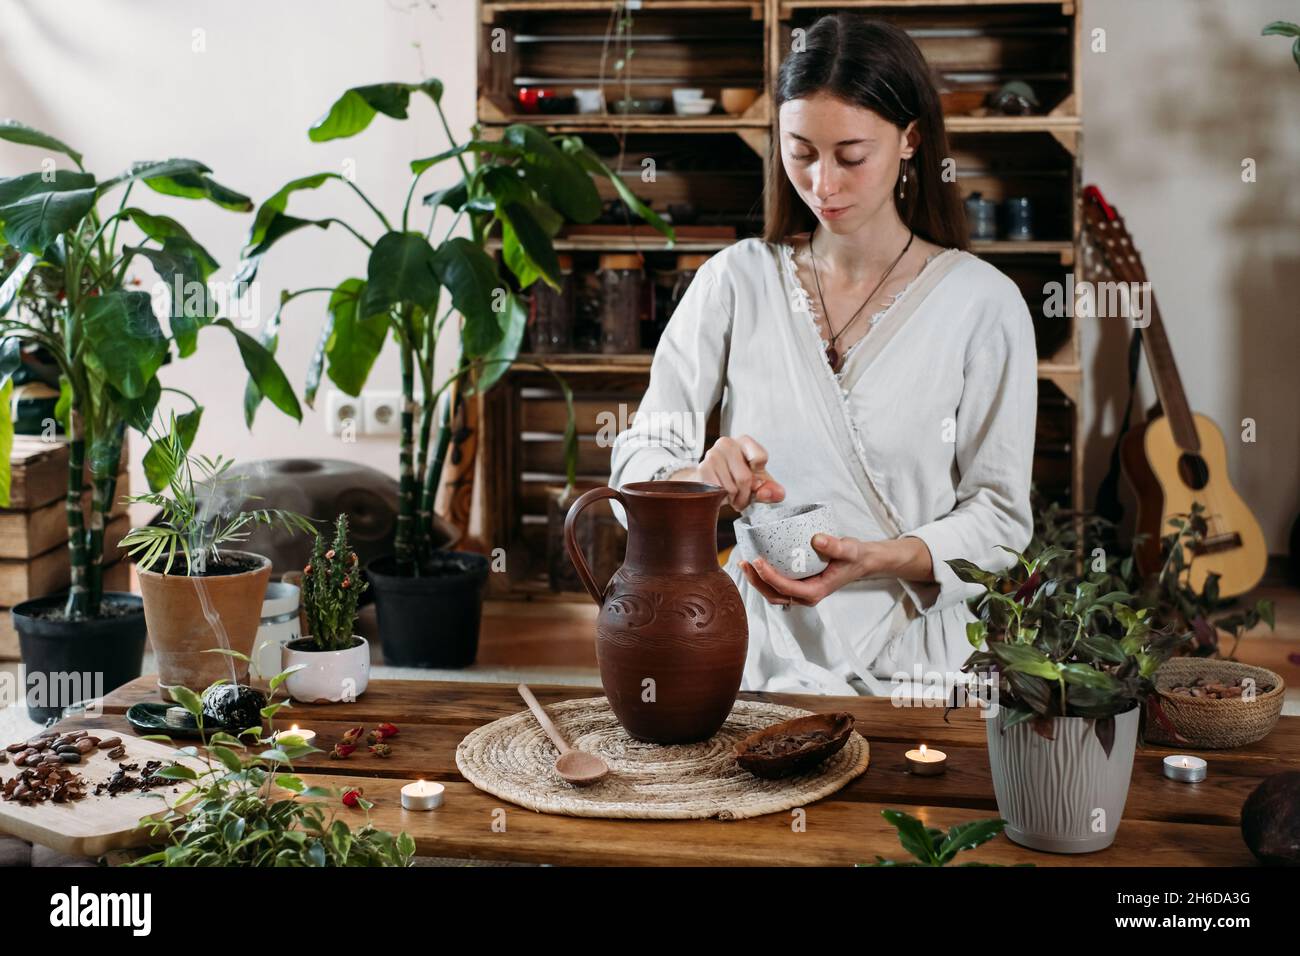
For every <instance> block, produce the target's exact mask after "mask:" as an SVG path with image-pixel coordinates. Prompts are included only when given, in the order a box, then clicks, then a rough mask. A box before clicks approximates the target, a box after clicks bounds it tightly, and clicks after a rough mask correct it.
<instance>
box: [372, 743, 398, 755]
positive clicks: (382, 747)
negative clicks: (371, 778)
mask: <svg viewBox="0 0 1300 956" xmlns="http://www.w3.org/2000/svg"><path fill="white" fill-rule="evenodd" d="M370 752H371V753H372V754H374V755H375V756H376V757H387V756H389V755H390V754H391V753H392V752H393V748H392V747H390V746H388V744H371V746H370Z"/></svg>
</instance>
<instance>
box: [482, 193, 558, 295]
mask: <svg viewBox="0 0 1300 956" xmlns="http://www.w3.org/2000/svg"><path fill="white" fill-rule="evenodd" d="M497 217H498V218H499V219H500V220H501V222H502V229H503V232H502V254H503V255H504V257H505V261H506V265H507V266H508V267H509V268H510V271H511V272H513V273H514V274H515V275H516V276H517V277H518V279H519V285H520V288H523V289H526V288H528V287H529V286H530V285H532V284H533V282H535V281H536V280H537V279H538V278H539V277H540V278H543V279H545V280H546V282H547V284H548V285H550V286H551V287H552V288H554V289H557V290H558V289H559V288H560V282H561V276H560V259H559V257H558V256H557V255H556V254H555V247H554V246H552V245H551V237H550V236H548V235H547V234H546V230H545V229H543V228H542V226H541V224H540V223H539V222H538V221H537V220H536V219H535V218H534V217H533V214H532V213H531V212H529V210H528V208H527V207H526V206H525V205H524V204H523V203H518V202H507V203H505V204H503V205H499V206H498V207H497Z"/></svg>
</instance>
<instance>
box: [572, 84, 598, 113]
mask: <svg viewBox="0 0 1300 956" xmlns="http://www.w3.org/2000/svg"><path fill="white" fill-rule="evenodd" d="M573 98H574V100H575V101H576V102H577V104H578V112H579V113H600V112H603V111H604V109H605V91H604V90H602V89H600V87H591V88H584V89H578V90H574V91H573Z"/></svg>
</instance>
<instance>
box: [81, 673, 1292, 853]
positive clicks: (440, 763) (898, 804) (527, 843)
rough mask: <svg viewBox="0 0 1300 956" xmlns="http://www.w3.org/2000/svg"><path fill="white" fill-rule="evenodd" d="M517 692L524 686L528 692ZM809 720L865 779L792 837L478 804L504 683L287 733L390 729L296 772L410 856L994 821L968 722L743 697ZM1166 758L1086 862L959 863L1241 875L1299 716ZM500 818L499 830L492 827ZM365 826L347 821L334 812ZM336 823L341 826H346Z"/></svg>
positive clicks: (341, 716)
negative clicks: (477, 771)
mask: <svg viewBox="0 0 1300 956" xmlns="http://www.w3.org/2000/svg"><path fill="white" fill-rule="evenodd" d="M154 680H155V679H154V677H152V676H147V677H142V678H140V679H139V680H136V681H134V682H132V683H131V684H128V685H126V686H125V687H122V688H119V689H118V690H116V691H114V692H113V693H112V694H110V695H108V697H106V698H105V702H104V712H103V714H102V715H100V716H96V717H78V718H70V719H68V720H65V721H64V722H63V723H64V724H66V725H68V726H70V727H73V728H75V727H76V726H78V725H90V724H94V725H97V726H102V727H112V728H114V729H119V730H121V731H122V732H123V734H129V733H131V732H132V731H131V728H130V725H129V724H127V722H126V720H125V718H124V717H123V716H122V715H123V714H125V712H126V709H127V708H128V707H129V706H130V705H131V704H133V703H136V702H137V701H142V700H157V699H158V698H157V690H156V685H155V682H154ZM530 686H531V685H530ZM533 690H534V692H535V693H536V694H537V697H538V699H539V700H540V701H541V702H542V703H543V704H546V703H551V702H555V701H560V700H567V699H570V698H573V697H590V696H592V695H593V691H592V689H591V688H587V687H564V686H546V685H538V686H534V687H533ZM741 696H742V697H743V698H747V699H750V700H769V701H773V702H776V703H781V704H790V705H793V706H796V707H804V708H807V709H810V710H847V711H850V712H852V713H853V714H854V716H855V717H856V719H857V728H858V730H859V731H860V732H861V733H862V734H863V735H864V736H865V737H866V738H867V739H868V740H869V741H870V743H871V765H870V767H868V769H867V771H866V772H865V773H864V774H863V775H862V776H860V777H858V778H857V779H856V780H854V781H853V782H852V783H850V784H849V785H848V786H846V787H845V788H844V789H842V790H840V791H839V792H838V793H836V794H834V795H833V796H831V797H828V798H826V799H823V800H819V801H817V802H815V803H812V804H810V805H809V806H807V807H806V808H804V809H805V812H806V818H805V822H806V830H804V831H802V832H796V829H795V828H794V827H792V825H791V824H792V822H793V820H794V818H793V816H792V815H791V813H774V814H769V815H767V816H763V817H757V818H754V819H750V820H739V821H729V822H723V821H717V820H688V821H658V820H656V821H634V820H597V819H586V818H577V817H563V816H556V815H551V814H542V813H535V812H533V811H531V810H526V809H524V808H522V807H519V806H516V805H514V804H512V803H509V802H508V801H505V800H501V799H500V798H498V797H495V796H492V795H490V794H487V793H483V792H481V791H479V790H478V789H477V788H475V787H474V786H473V785H472V784H470V783H468V782H467V781H465V779H464V778H463V777H461V775H460V774H459V773H458V772H457V770H456V763H455V751H456V745H457V744H458V743H459V742H460V741H461V739H462V738H463V737H464V736H465V735H466V734H467V733H469V732H470V731H471V730H473V729H474V728H475V727H478V726H480V725H482V724H484V723H486V722H488V721H491V720H495V719H496V718H498V717H504V716H507V715H509V714H514V713H517V712H519V711H520V710H523V709H524V706H523V702H522V701H521V700H520V699H519V696H518V694H517V692H516V690H515V685H513V684H476V683H461V682H426V681H384V680H377V681H372V682H371V684H370V689H369V690H368V691H367V692H366V693H365V694H364V695H363V696H362V697H361V699H360V700H358V701H356V702H355V703H351V704H336V705H303V704H295V705H294V706H293V708H292V709H288V710H283V711H281V714H282V715H284V716H285V717H287V718H288V719H286V720H277V722H276V729H282V728H285V727H288V725H289V723H290V722H296V723H299V724H301V725H302V726H304V727H310V728H312V729H313V730H315V731H316V732H317V735H318V736H317V738H316V741H315V743H316V744H317V745H318V746H320V747H321V748H322V749H324V750H328V749H329V748H330V747H332V746H333V744H334V743H336V742H337V741H338V740H339V739H340V737H341V736H342V734H343V732H344V731H345V730H346V729H347V728H348V727H351V726H355V725H357V724H364V725H366V726H367V727H368V728H369V727H373V726H375V725H376V724H377V723H379V722H380V721H384V720H388V721H392V722H393V723H396V724H397V725H398V726H399V727H400V728H401V736H400V737H398V738H397V739H396V740H395V741H394V742H393V743H394V746H393V754H392V756H391V757H390V758H388V759H386V760H384V759H380V758H378V757H374V756H372V755H370V754H368V753H362V752H361V751H358V752H357V753H356V754H354V755H353V756H352V757H350V758H348V759H347V760H329V759H327V758H326V756H325V754H314V755H312V756H311V757H309V758H307V759H304V760H302V761H300V762H299V763H298V765H297V770H298V771H300V772H301V773H302V775H303V776H304V778H305V779H308V780H309V781H310V782H312V783H322V784H326V785H334V786H344V785H351V786H361V787H364V789H365V795H366V797H367V799H370V800H373V801H374V802H375V804H376V806H375V807H374V809H373V810H371V818H372V820H373V821H374V823H375V824H376V825H377V826H379V827H381V828H383V829H386V830H391V831H393V832H397V831H401V830H405V831H406V832H408V833H410V834H411V835H412V836H413V837H414V838H415V841H416V846H417V848H418V852H419V853H420V854H421V855H428V856H444V857H460V858H465V859H475V860H508V861H517V862H536V863H554V864H573V865H583V864H620V865H657V864H673V865H739V864H767V865H771V864H805V865H829V866H845V865H851V864H854V863H863V862H873V861H874V860H875V858H876V856H877V854H879V855H880V856H884V857H886V858H889V859H897V860H903V859H907V858H908V857H907V854H906V853H905V852H904V851H903V850H902V848H901V847H900V846H899V843H898V839H897V834H896V831H895V830H894V829H893V827H891V826H889V824H887V823H886V822H885V820H884V819H883V818H882V817H881V815H880V811H881V810H882V809H885V808H890V807H893V808H897V809H901V810H905V811H907V812H908V813H911V814H912V815H914V816H917V817H919V818H920V819H921V820H922V821H924V822H925V823H926V824H927V825H929V826H935V827H941V828H947V827H949V826H951V825H953V824H955V823H961V822H964V821H967V820H974V819H979V818H984V817H993V816H997V805H996V803H995V801H994V797H993V784H992V781H991V779H990V776H989V763H988V750H987V746H986V743H985V726H984V722H983V721H982V720H981V719H980V718H979V715H978V714H977V713H976V712H975V711H974V710H971V709H962V710H954V711H952V712H951V713H950V714H949V721H948V722H947V723H945V721H944V716H943V708H942V707H918V708H898V707H895V706H893V705H892V703H891V702H890V700H888V699H886V698H870V697H818V696H810V695H797V694H760V693H745V694H742V695H741ZM921 742H924V743H926V744H927V745H928V746H930V747H938V748H939V749H941V750H943V751H945V752H946V753H947V754H948V764H949V767H948V771H947V773H945V774H943V775H942V776H938V777H916V776H912V775H911V774H909V773H907V772H906V769H905V762H904V759H903V752H904V751H905V750H908V749H910V748H913V747H915V746H916V745H917V744H918V743H921ZM1173 752H1175V751H1172V750H1169V749H1165V748H1161V747H1155V746H1151V747H1143V748H1140V749H1139V750H1138V754H1137V758H1136V760H1135V762H1134V766H1133V779H1132V785H1131V788H1130V790H1129V796H1128V804H1127V806H1126V807H1125V808H1124V819H1123V822H1122V824H1121V825H1120V828H1119V833H1118V835H1117V837H1116V840H1115V843H1114V844H1113V845H1112V846H1111V847H1110V848H1109V849H1107V850H1104V851H1102V852H1099V853H1091V854H1083V855H1077V856H1074V855H1057V854H1051V853H1039V852H1035V851H1032V850H1027V849H1024V848H1022V847H1020V846H1018V845H1017V844H1015V843H1012V842H1011V841H1010V840H1008V839H1007V838H1006V837H1005V836H999V837H998V838H997V839H995V840H993V841H990V842H989V843H987V844H985V845H984V846H982V847H980V848H979V849H977V850H975V851H969V852H967V853H965V854H962V857H961V859H962V860H966V859H970V860H976V861H982V862H987V863H1023V862H1030V863H1035V864H1037V865H1039V866H1060V865H1065V866H1139V865H1140V866H1182V867H1187V866H1239V865H1250V864H1252V863H1254V857H1253V856H1252V855H1251V854H1250V852H1249V850H1247V848H1246V845H1245V844H1244V843H1243V842H1242V839H1241V831H1240V829H1239V823H1240V809H1241V804H1242V802H1243V801H1244V800H1245V799H1246V796H1247V795H1248V794H1249V793H1250V791H1251V790H1252V789H1254V788H1255V787H1256V786H1257V785H1258V784H1259V782H1260V781H1261V780H1263V779H1264V778H1265V777H1267V776H1269V775H1271V774H1274V773H1277V772H1279V771H1282V770H1296V769H1300V717H1283V718H1282V719H1281V720H1280V721H1279V723H1278V725H1277V727H1276V728H1275V729H1274V730H1273V732H1272V733H1271V734H1270V735H1269V736H1268V737H1266V738H1265V739H1264V740H1262V741H1260V742H1258V743H1256V744H1253V745H1252V746H1250V747H1243V748H1241V749H1239V750H1234V751H1222V752H1214V753H1209V754H1206V755H1205V756H1206V757H1207V759H1208V760H1209V761H1210V774H1209V779H1208V780H1206V781H1205V782H1204V783H1200V784H1191V785H1189V784H1180V783H1175V782H1174V781H1171V780H1167V779H1165V777H1164V776H1163V774H1162V773H1161V760H1162V758H1163V757H1165V756H1166V755H1168V754H1170V753H1173ZM417 778H424V779H425V780H437V781H440V782H442V783H443V784H445V786H446V788H447V793H446V799H445V803H444V805H443V807H442V808H441V809H439V810H436V811H432V812H428V813H418V812H410V811H406V810H403V809H402V808H401V801H400V798H399V791H400V789H401V786H402V784H404V783H407V782H409V781H412V780H415V779H417ZM498 810H504V811H505V822H506V827H505V831H504V832H500V828H499V827H498V828H497V829H494V828H493V822H494V819H499V818H500V814H499V813H495V812H494V811H498ZM342 812H343V813H345V814H352V815H355V817H356V820H357V822H358V823H360V822H362V821H363V820H364V813H363V812H362V811H360V810H343V811H342ZM345 819H346V817H345Z"/></svg>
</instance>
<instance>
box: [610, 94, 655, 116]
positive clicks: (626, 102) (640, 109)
mask: <svg viewBox="0 0 1300 956" xmlns="http://www.w3.org/2000/svg"><path fill="white" fill-rule="evenodd" d="M665 105H666V101H665V100H663V99H637V98H635V97H632V98H624V99H621V100H615V101H614V112H615V113H622V114H623V115H625V116H627V115H632V114H642V113H662V112H663V111H664V106H665Z"/></svg>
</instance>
